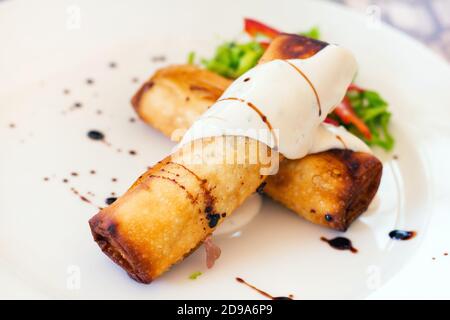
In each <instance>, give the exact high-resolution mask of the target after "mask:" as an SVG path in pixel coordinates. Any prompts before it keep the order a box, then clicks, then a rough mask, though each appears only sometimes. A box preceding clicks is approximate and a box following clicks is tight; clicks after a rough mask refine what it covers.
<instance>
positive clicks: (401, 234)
mask: <svg viewBox="0 0 450 320" xmlns="http://www.w3.org/2000/svg"><path fill="white" fill-rule="evenodd" d="M416 235H417V232H416V231H404V230H392V231H391V232H389V237H390V238H391V239H393V240H410V239H412V238H414V237H415V236H416Z"/></svg>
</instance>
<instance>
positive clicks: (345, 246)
mask: <svg viewBox="0 0 450 320" xmlns="http://www.w3.org/2000/svg"><path fill="white" fill-rule="evenodd" d="M320 240H322V241H324V242H326V243H328V244H329V245H330V247H332V248H334V249H337V250H350V252H351V253H357V252H358V250H357V249H356V248H354V247H353V245H352V242H351V241H350V240H349V239H347V238H344V237H336V238H334V239H327V238H325V237H320Z"/></svg>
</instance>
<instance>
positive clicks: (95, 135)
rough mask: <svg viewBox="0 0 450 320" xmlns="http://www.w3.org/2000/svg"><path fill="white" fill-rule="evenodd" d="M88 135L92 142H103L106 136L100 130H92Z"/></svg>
mask: <svg viewBox="0 0 450 320" xmlns="http://www.w3.org/2000/svg"><path fill="white" fill-rule="evenodd" d="M87 135H88V137H89V138H90V139H92V140H103V139H104V138H105V135H104V134H103V133H101V132H100V131H98V130H90V131H89V132H88V133H87Z"/></svg>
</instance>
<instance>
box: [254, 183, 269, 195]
mask: <svg viewBox="0 0 450 320" xmlns="http://www.w3.org/2000/svg"><path fill="white" fill-rule="evenodd" d="M266 184H267V182H266V181H264V182H263V183H261V184H260V185H259V187H258V188H257V189H256V192H257V193H259V194H260V195H263V194H264V187H265V186H266Z"/></svg>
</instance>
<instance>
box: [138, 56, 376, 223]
mask: <svg viewBox="0 0 450 320" xmlns="http://www.w3.org/2000/svg"><path fill="white" fill-rule="evenodd" d="M230 83H231V81H230V80H228V79H226V78H224V77H221V76H219V75H217V74H215V73H213V72H211V71H208V70H205V69H200V68H199V67H196V66H193V65H175V66H169V67H166V68H162V69H160V70H158V71H157V72H156V73H155V74H154V75H153V76H152V77H151V78H150V79H149V80H148V82H147V85H144V86H143V87H142V88H141V90H140V91H139V92H138V93H137V94H136V95H135V96H134V98H133V99H132V103H133V106H134V108H135V109H136V112H137V114H138V115H139V116H140V118H141V119H142V120H143V121H145V122H146V123H148V124H149V125H151V126H153V127H154V128H156V129H158V130H160V131H161V132H163V133H164V134H165V135H167V136H169V137H171V136H172V133H173V132H175V130H177V129H179V130H181V131H185V130H187V129H188V128H189V127H190V126H191V125H192V123H193V122H194V121H195V120H196V119H197V118H198V117H199V116H200V115H201V114H202V113H203V112H205V111H206V110H207V109H208V107H209V106H210V105H211V104H212V103H214V101H216V100H217V99H218V98H219V97H220V95H221V94H222V92H223V91H224V90H225V89H226V88H227V87H228V85H229V84H230ZM148 84H151V85H148ZM172 138H175V139H176V138H179V137H178V136H177V137H172ZM381 173H382V164H381V162H380V161H379V160H378V159H377V158H376V157H374V156H373V155H370V154H368V153H363V152H353V151H351V150H329V151H325V152H321V153H317V154H311V155H308V156H306V157H305V158H303V159H299V160H285V161H283V162H282V163H281V164H280V170H279V172H278V174H277V175H275V176H270V177H269V178H268V179H267V185H266V186H265V188H264V192H265V193H266V194H267V195H269V196H270V197H271V198H273V199H274V200H276V201H279V202H280V203H282V204H283V205H285V206H286V207H288V208H289V209H291V210H293V211H294V212H296V213H297V214H298V215H299V216H301V217H303V218H305V219H306V220H308V221H311V222H313V223H315V224H319V225H322V226H325V227H329V228H332V229H335V230H339V231H345V230H347V228H348V227H349V226H350V224H351V223H352V222H353V221H354V220H355V219H356V218H357V217H358V216H359V215H361V214H362V213H363V212H364V211H366V210H367V207H368V206H369V204H370V202H371V201H372V199H373V197H374V196H375V194H376V192H377V190H378V186H379V183H380V179H381Z"/></svg>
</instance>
